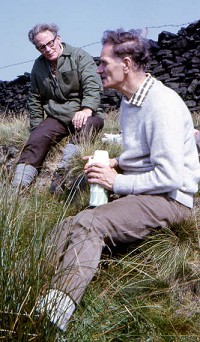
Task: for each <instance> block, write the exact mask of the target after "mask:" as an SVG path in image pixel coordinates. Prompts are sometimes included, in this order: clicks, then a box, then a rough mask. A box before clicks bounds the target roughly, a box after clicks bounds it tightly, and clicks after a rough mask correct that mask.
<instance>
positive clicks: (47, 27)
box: [28, 24, 59, 45]
mask: <svg viewBox="0 0 200 342" xmlns="http://www.w3.org/2000/svg"><path fill="white" fill-rule="evenodd" d="M44 31H50V32H52V33H53V34H54V35H55V36H57V34H58V31H59V27H58V26H57V25H56V24H37V25H35V26H34V27H33V28H32V29H31V30H30V31H29V33H28V38H29V40H30V42H31V43H33V44H34V45H35V42H34V40H35V36H36V35H37V34H38V33H40V32H44Z"/></svg>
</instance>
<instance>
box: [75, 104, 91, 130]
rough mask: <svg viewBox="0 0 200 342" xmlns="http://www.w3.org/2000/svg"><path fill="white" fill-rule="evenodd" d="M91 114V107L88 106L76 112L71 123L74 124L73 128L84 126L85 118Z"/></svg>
mask: <svg viewBox="0 0 200 342" xmlns="http://www.w3.org/2000/svg"><path fill="white" fill-rule="evenodd" d="M90 116H92V109H90V108H84V109H83V110H80V111H79V112H76V113H75V115H74V117H73V119H72V123H73V125H74V128H75V129H81V128H82V127H83V126H85V124H86V122H87V119H88V118H89V117H90Z"/></svg>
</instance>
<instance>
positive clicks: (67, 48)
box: [62, 43, 92, 58]
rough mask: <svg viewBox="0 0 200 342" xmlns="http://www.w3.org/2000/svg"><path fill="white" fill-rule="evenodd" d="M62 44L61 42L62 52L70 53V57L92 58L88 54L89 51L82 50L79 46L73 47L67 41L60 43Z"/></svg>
mask: <svg viewBox="0 0 200 342" xmlns="http://www.w3.org/2000/svg"><path fill="white" fill-rule="evenodd" d="M62 44H63V54H66V55H70V56H72V57H78V56H88V57H89V58H92V57H91V56H90V55H89V53H88V52H86V51H85V50H83V49H82V48H81V47H75V46H72V45H69V44H67V43H62Z"/></svg>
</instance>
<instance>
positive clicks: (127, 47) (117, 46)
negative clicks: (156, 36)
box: [102, 28, 149, 69]
mask: <svg viewBox="0 0 200 342" xmlns="http://www.w3.org/2000/svg"><path fill="white" fill-rule="evenodd" d="M102 44H103V45H105V44H110V45H112V46H113V53H114V55H115V56H117V57H121V58H124V57H126V56H129V57H130V58H131V59H132V60H133V61H134V62H135V63H136V65H137V67H138V69H144V68H145V66H146V64H147V63H148V61H149V41H148V40H147V39H146V38H145V37H144V36H143V33H142V30H134V29H131V30H129V31H124V29H122V28H120V29H117V30H116V31H111V30H106V31H104V33H103V38H102Z"/></svg>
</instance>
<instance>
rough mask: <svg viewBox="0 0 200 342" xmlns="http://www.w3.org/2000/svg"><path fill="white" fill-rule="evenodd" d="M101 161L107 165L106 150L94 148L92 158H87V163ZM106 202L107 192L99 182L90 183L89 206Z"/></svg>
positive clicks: (107, 156)
mask: <svg viewBox="0 0 200 342" xmlns="http://www.w3.org/2000/svg"><path fill="white" fill-rule="evenodd" d="M93 163H101V164H103V165H106V166H109V155H108V151H105V150H96V151H95V152H94V156H93V158H90V159H89V164H93ZM105 203H108V192H107V190H106V189H104V188H103V187H102V186H100V185H99V184H91V185H90V204H89V205H90V206H91V207H97V206H99V205H102V204H105Z"/></svg>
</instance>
